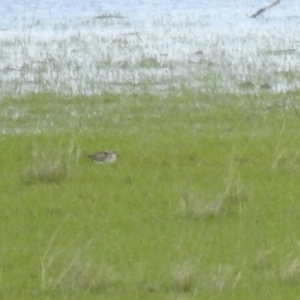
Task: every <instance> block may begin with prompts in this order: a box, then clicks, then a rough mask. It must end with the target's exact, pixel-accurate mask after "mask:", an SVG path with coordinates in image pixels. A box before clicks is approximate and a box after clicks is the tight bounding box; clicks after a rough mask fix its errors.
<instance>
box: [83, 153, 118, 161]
mask: <svg viewBox="0 0 300 300" xmlns="http://www.w3.org/2000/svg"><path fill="white" fill-rule="evenodd" d="M117 156H118V155H117V152H116V151H100V152H98V153H95V154H91V155H88V157H89V158H90V159H92V160H93V161H94V162H97V163H100V164H104V163H106V164H112V163H113V162H115V161H116V159H117Z"/></svg>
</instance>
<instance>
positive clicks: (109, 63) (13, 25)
mask: <svg viewBox="0 0 300 300" xmlns="http://www.w3.org/2000/svg"><path fill="white" fill-rule="evenodd" d="M107 2H108V1H107ZM162 2H163V3H162ZM199 2H200V1H193V0H189V1H183V0H181V1H179V0H177V1H175V0H173V1H154V0H153V1H146V0H139V1H138V0H129V1H120V0H119V1H117V0H114V1H109V3H106V4H105V3H101V2H100V1H92V0H90V1H75V0H74V1H38V0H37V1H25V0H22V1H20V0H19V1H13V3H12V2H11V1H8V0H7V1H2V5H1V8H0V13H1V15H2V16H4V18H3V19H2V21H1V27H0V28H1V29H2V31H1V33H0V43H1V52H0V57H1V60H0V69H1V71H2V84H1V90H2V95H3V94H7V93H9V94H23V93H27V92H42V91H53V92H60V93H67V94H77V93H85V94H97V93H101V92H103V91H104V90H117V91H139V90H143V89H145V88H147V89H149V88H150V89H151V90H153V91H155V92H165V91H168V90H169V89H170V88H171V89H173V90H174V89H175V90H176V89H177V88H180V87H182V86H183V85H184V86H188V87H197V88H199V89H200V90H202V91H205V92H219V91H221V92H222V91H229V92H243V91H245V90H246V91H249V90H250V91H251V92H252V91H253V92H257V91H259V90H260V87H261V88H263V87H265V89H266V88H268V90H270V91H273V92H278V91H284V90H288V89H295V88H299V85H300V80H299V79H300V71H299V61H300V55H299V45H300V43H299V40H300V37H299V31H300V17H299V16H300V14H299V13H300V7H299V3H298V0H291V1H288V2H287V1H282V3H280V4H279V5H277V6H275V7H273V8H271V9H270V10H268V11H266V12H265V13H264V14H263V15H262V16H259V17H257V18H256V19H251V18H249V17H248V16H249V15H251V14H252V13H254V12H255V11H256V10H258V9H259V8H261V7H262V6H263V5H264V4H265V3H262V2H261V1H258V0H256V1H253V0H246V1H243V4H241V3H240V2H241V1H237V0H231V1H218V0H213V1H201V3H199ZM245 82H250V83H252V85H248V86H247V85H245V84H244V83H245ZM264 84H265V86H263V85H264ZM266 84H268V85H266Z"/></svg>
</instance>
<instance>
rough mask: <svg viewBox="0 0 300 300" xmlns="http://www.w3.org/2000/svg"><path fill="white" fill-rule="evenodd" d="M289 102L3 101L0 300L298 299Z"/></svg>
mask: <svg viewBox="0 0 300 300" xmlns="http://www.w3.org/2000/svg"><path fill="white" fill-rule="evenodd" d="M299 96H300V93H299V91H295V92H289V93H285V94H276V95H274V94H271V93H268V92H264V91H259V92H258V93H256V94H254V95H250V94H247V93H246V94H244V95H238V96H237V95H231V94H219V95H208V94H203V93H199V92H197V91H195V90H185V89H182V91H181V92H180V93H177V94H176V95H172V94H170V95H169V96H164V97H162V96H155V95H152V94H149V93H146V92H145V93H141V94H126V95H121V94H102V95H99V96H93V97H88V96H72V97H71V96H70V97H68V96H59V95H55V94H36V95H34V94H32V95H28V96H24V97H21V96H20V97H18V98H5V99H2V101H1V103H0V107H1V114H0V124H1V129H2V135H1V136H0V143H1V156H0V160H1V164H0V165H1V169H0V172H1V182H0V193H1V197H0V207H1V209H0V228H1V235H0V241H1V243H0V245H1V248H0V251H1V261H0V298H1V299H86V300H88V299H106V300H108V299H114V300H117V299H122V300H124V299H131V300H132V299H222V300H224V299H267V298H269V299H298V295H299V293H300V284H299V283H300V227H299V218H300V201H299V199H300V188H299V178H300V157H299V152H300V150H299V149H300V148H299V144H300V138H299V131H300V119H299V117H298V115H297V110H295V109H296V107H297V101H298V99H299ZM104 149H114V150H116V151H118V153H119V154H120V158H119V159H118V160H117V162H116V163H114V164H111V165H99V164H98V165H97V164H94V163H93V162H91V161H90V160H89V159H88V158H87V157H86V156H85V154H89V153H93V152H96V151H99V150H104Z"/></svg>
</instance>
